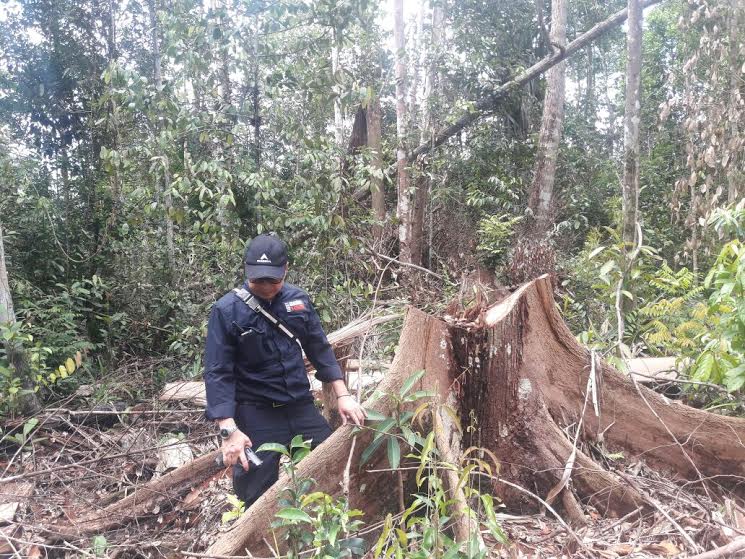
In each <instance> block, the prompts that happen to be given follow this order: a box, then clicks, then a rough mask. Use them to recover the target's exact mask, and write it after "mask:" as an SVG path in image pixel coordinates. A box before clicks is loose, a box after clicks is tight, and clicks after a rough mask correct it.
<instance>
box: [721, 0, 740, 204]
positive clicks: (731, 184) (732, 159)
mask: <svg viewBox="0 0 745 559" xmlns="http://www.w3.org/2000/svg"><path fill="white" fill-rule="evenodd" d="M742 11H743V7H742V2H741V1H740V0H730V15H729V18H728V26H729V30H728V31H729V63H730V67H729V72H730V93H729V99H728V105H729V106H728V115H729V116H728V119H729V126H730V130H729V135H730V137H729V141H728V145H727V146H725V148H726V149H727V151H728V152H729V154H730V155H729V162H728V163H727V169H726V174H727V203H728V204H736V203H737V202H738V201H739V200H740V194H739V191H740V188H738V187H739V184H740V182H741V180H742V176H743V174H742V172H741V170H740V161H741V159H742V154H741V151H742V145H743V140H742V139H741V138H740V134H739V126H738V121H739V120H740V118H741V116H742V115H741V114H740V111H741V110H742V109H741V108H740V107H741V105H742V95H741V93H740V76H741V75H742V72H741V70H740V64H739V61H740V56H739V55H740V42H739V40H738V39H739V35H738V34H739V33H740V21H741V12H742Z"/></svg>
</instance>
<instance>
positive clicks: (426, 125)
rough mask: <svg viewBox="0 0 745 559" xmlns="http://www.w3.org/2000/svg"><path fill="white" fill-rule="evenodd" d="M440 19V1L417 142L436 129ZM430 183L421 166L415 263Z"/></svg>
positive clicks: (414, 231)
mask: <svg viewBox="0 0 745 559" xmlns="http://www.w3.org/2000/svg"><path fill="white" fill-rule="evenodd" d="M443 21H444V12H443V8H442V6H441V5H439V4H436V5H434V6H432V17H431V21H430V24H431V27H430V40H429V42H428V45H427V47H426V50H427V56H426V57H425V74H424V94H423V98H422V112H421V123H420V128H419V129H420V136H419V143H420V144H425V143H427V141H428V140H429V139H431V138H434V136H435V134H436V133H437V126H436V122H435V118H434V115H435V114H436V113H435V111H434V110H433V108H434V107H433V104H434V103H435V101H436V98H437V95H436V94H435V88H436V87H437V82H438V80H437V68H438V54H439V52H440V49H441V43H442V35H443ZM420 35H421V33H420ZM430 183H431V181H430V177H429V174H428V173H427V172H426V170H425V168H424V166H423V167H422V173H421V174H420V175H419V176H418V177H417V178H416V190H415V192H414V208H413V219H412V227H411V245H412V249H411V253H412V259H413V263H414V264H421V263H422V261H423V257H424V253H425V252H427V250H428V249H429V247H427V246H426V243H425V239H424V228H425V227H424V225H425V219H424V217H425V214H426V209H427V205H428V203H429V197H430V196H429V195H430Z"/></svg>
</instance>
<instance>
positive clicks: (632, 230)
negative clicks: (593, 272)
mask: <svg viewBox="0 0 745 559" xmlns="http://www.w3.org/2000/svg"><path fill="white" fill-rule="evenodd" d="M628 10H629V19H628V22H627V24H626V25H627V28H628V31H627V39H626V45H627V46H626V52H627V59H626V106H625V109H624V110H625V114H624V126H623V145H624V155H623V183H622V185H621V189H622V198H623V222H622V225H621V241H622V244H623V263H622V270H621V278H620V279H619V282H618V288H617V290H616V319H617V321H618V341H619V343H621V342H623V335H624V318H623V315H624V313H623V309H624V308H625V307H626V308H627V307H628V298H627V297H626V296H625V295H624V293H623V292H624V289H623V284H624V282H625V280H626V277H627V275H628V273H629V271H630V270H631V266H632V265H633V263H634V258H635V256H636V252H637V243H639V242H641V239H640V238H639V234H640V231H641V227H640V226H639V121H640V117H641V69H642V7H641V5H640V3H639V0H629V2H628Z"/></svg>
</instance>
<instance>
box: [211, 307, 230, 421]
mask: <svg viewBox="0 0 745 559" xmlns="http://www.w3.org/2000/svg"><path fill="white" fill-rule="evenodd" d="M235 349H236V340H235V336H234V335H233V334H232V333H231V331H230V325H229V324H228V323H227V319H226V317H225V315H224V313H223V311H222V310H221V309H220V308H218V307H217V306H214V307H212V312H210V319H209V322H208V324H207V344H206V347H205V352H204V386H205V388H206V390H207V410H206V415H207V419H221V418H227V417H233V415H234V413H235V375H234V372H233V364H234V358H235Z"/></svg>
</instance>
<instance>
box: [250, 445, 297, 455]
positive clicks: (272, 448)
mask: <svg viewBox="0 0 745 559" xmlns="http://www.w3.org/2000/svg"><path fill="white" fill-rule="evenodd" d="M256 452H279V453H280V454H284V455H285V456H287V457H289V456H290V453H289V452H288V451H287V448H285V447H284V446H283V445H281V444H279V443H264V444H263V445H261V446H260V447H259V448H257V449H256Z"/></svg>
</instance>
